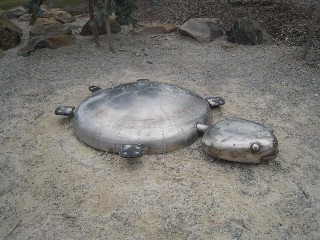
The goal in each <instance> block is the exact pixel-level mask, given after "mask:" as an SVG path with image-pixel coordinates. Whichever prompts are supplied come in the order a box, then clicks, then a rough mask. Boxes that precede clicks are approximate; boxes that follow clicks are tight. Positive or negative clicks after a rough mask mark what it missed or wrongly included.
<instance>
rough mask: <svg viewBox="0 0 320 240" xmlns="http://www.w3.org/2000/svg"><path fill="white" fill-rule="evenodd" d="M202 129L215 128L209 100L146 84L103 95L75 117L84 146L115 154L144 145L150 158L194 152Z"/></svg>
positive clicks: (114, 89) (90, 99)
mask: <svg viewBox="0 0 320 240" xmlns="http://www.w3.org/2000/svg"><path fill="white" fill-rule="evenodd" d="M197 123H202V124H206V125H211V123H212V113H211V109H210V106H209V104H208V102H207V101H206V100H204V99H203V98H202V97H200V96H199V95H198V94H196V93H194V92H191V91H188V90H184V89H182V88H180V87H178V86H175V85H170V84H164V83H157V82H151V81H146V80H143V81H137V82H134V83H127V84H122V85H119V86H116V87H112V88H108V89H105V90H99V91H97V92H95V93H93V94H92V95H91V96H90V97H88V98H86V99H85V100H84V101H83V102H82V103H81V104H80V105H79V106H78V107H77V108H76V110H75V114H74V132H75V134H76V136H77V137H78V138H79V139H80V140H81V141H83V142H85V143H86V144H88V145H90V146H92V147H94V148H97V149H100V150H103V151H107V152H114V153H121V152H120V150H121V149H122V150H121V151H123V149H124V150H126V149H130V151H131V152H132V149H138V147H139V146H140V145H141V146H143V145H145V147H144V149H143V152H144V153H146V154H153V153H165V152H169V151H173V150H175V149H178V148H181V147H185V146H188V145H190V144H191V143H193V142H194V141H195V140H196V139H197V138H198V136H199V132H198V130H197V128H196V124H197ZM127 145H134V146H135V147H134V148H130V146H129V147H127ZM125 154H126V153H125Z"/></svg>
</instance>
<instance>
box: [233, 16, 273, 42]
mask: <svg viewBox="0 0 320 240" xmlns="http://www.w3.org/2000/svg"><path fill="white" fill-rule="evenodd" d="M227 39H228V41H229V42H232V43H239V44H245V45H256V44H264V43H265V44H269V43H271V41H272V40H271V37H270V35H269V34H268V33H267V31H266V30H265V29H264V28H263V27H262V26H261V25H260V24H259V23H258V22H257V21H254V20H252V19H249V18H246V17H243V18H240V19H238V20H237V21H236V22H235V23H234V24H233V26H232V27H231V29H230V30H229V31H227Z"/></svg>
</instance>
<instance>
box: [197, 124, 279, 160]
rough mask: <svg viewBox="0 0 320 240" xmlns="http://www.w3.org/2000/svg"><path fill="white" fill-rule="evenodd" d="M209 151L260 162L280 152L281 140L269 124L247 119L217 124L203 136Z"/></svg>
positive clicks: (222, 157) (224, 157) (204, 143)
mask: <svg viewBox="0 0 320 240" xmlns="http://www.w3.org/2000/svg"><path fill="white" fill-rule="evenodd" d="M202 144H203V149H204V151H205V152H207V153H208V154H209V155H211V156H213V157H216V158H221V159H225V160H230V161H237V162H246V163H260V162H264V161H267V160H270V159H273V158H275V157H276V156H277V155H278V141H277V139H276V137H275V136H274V135H273V134H272V133H271V131H270V130H269V129H267V128H266V127H264V126H262V125H260V124H258V123H254V122H251V121H247V120H243V119H231V118H230V119H226V120H223V121H221V122H219V123H217V124H215V125H213V126H212V127H211V128H209V130H208V131H207V132H206V133H205V134H204V136H203V138H202Z"/></svg>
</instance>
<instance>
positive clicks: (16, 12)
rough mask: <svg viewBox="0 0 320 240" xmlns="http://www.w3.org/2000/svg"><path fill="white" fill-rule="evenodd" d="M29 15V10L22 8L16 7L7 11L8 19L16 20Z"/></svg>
mask: <svg viewBox="0 0 320 240" xmlns="http://www.w3.org/2000/svg"><path fill="white" fill-rule="evenodd" d="M26 13H27V10H26V9H24V8H23V7H22V6H19V7H15V8H12V9H9V10H7V11H6V16H7V17H8V18H11V19H14V18H19V17H21V16H22V15H25V14H26Z"/></svg>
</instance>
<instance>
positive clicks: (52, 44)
mask: <svg viewBox="0 0 320 240" xmlns="http://www.w3.org/2000/svg"><path fill="white" fill-rule="evenodd" d="M71 41H72V37H71V36H70V35H66V34H61V35H53V36H36V37H32V38H31V39H30V41H29V43H28V45H27V46H25V47H23V48H21V49H19V51H18V54H19V55H20V56H24V57H27V56H29V55H30V53H32V52H34V51H35V50H37V49H41V48H51V49H56V48H59V47H62V46H65V45H69V44H70V43H71Z"/></svg>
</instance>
